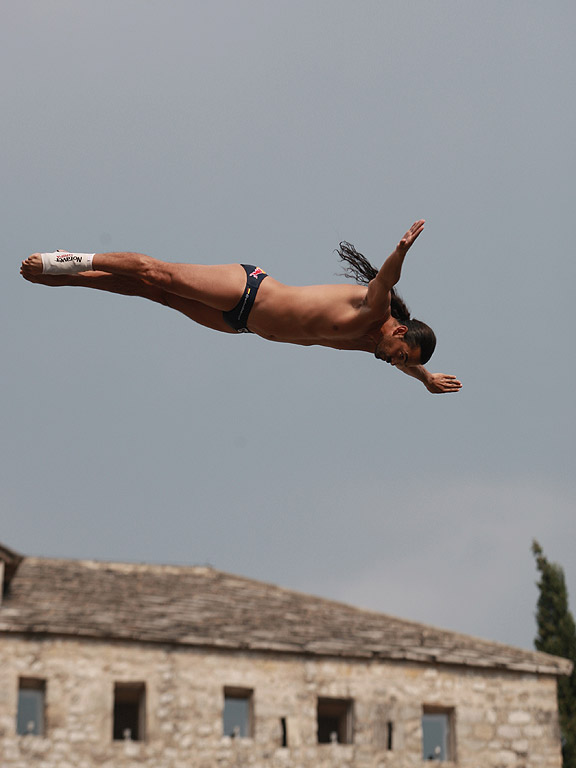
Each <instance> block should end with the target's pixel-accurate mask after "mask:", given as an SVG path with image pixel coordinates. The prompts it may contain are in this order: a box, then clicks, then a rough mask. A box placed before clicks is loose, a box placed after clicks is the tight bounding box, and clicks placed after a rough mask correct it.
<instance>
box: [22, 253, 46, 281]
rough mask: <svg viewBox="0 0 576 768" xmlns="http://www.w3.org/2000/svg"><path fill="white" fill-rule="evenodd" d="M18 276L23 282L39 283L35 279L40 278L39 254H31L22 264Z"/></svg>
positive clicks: (40, 259) (40, 264) (40, 258)
mask: <svg viewBox="0 0 576 768" xmlns="http://www.w3.org/2000/svg"><path fill="white" fill-rule="evenodd" d="M20 274H21V275H22V277H23V278H24V279H25V280H29V281H30V282H31V283H37V282H40V281H39V280H38V279H37V278H38V277H41V276H42V256H41V254H39V253H33V254H32V256H28V258H27V259H25V260H24V261H23V262H22V266H21V267H20Z"/></svg>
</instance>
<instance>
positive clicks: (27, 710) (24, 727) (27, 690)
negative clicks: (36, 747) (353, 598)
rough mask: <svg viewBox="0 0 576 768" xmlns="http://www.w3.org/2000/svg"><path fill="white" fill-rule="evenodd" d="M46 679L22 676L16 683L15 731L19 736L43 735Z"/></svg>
mask: <svg viewBox="0 0 576 768" xmlns="http://www.w3.org/2000/svg"><path fill="white" fill-rule="evenodd" d="M45 702H46V681H45V680H37V679H35V678H29V677H22V678H20V680H19V683H18V714H17V717H16V733H17V734H19V735H20V736H44V709H45Z"/></svg>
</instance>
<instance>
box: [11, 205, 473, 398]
mask: <svg viewBox="0 0 576 768" xmlns="http://www.w3.org/2000/svg"><path fill="white" fill-rule="evenodd" d="M423 228H424V221H423V220H420V221H417V222H416V223H415V224H413V225H412V227H410V229H409V230H408V232H406V234H405V235H404V237H403V238H402V240H400V242H399V243H398V245H397V247H396V249H395V250H394V252H393V253H392V254H391V255H390V256H389V257H388V258H387V259H386V261H385V262H384V265H383V266H382V267H381V269H380V270H378V271H377V270H375V269H374V268H373V267H371V266H370V265H368V266H369V267H370V269H371V270H372V272H370V273H369V274H370V279H369V278H365V277H359V275H358V272H357V270H356V269H355V268H354V265H355V261H354V260H353V258H354V257H359V258H360V259H362V260H363V261H364V262H365V263H366V264H368V262H366V260H365V259H364V258H363V257H362V256H361V254H358V253H357V252H356V251H354V249H353V247H352V246H349V244H347V243H344V244H341V247H342V246H348V248H349V249H351V251H352V253H353V255H354V257H352V258H351V257H350V255H349V254H348V256H346V255H345V253H344V254H343V253H342V251H341V253H340V255H341V257H342V258H343V259H345V260H347V261H348V262H349V263H352V264H353V269H352V271H353V272H354V276H355V277H356V279H357V280H362V282H365V283H367V284H366V285H360V284H358V285H350V284H348V285H346V284H342V285H310V286H303V287H296V286H289V285H284V284H283V283H280V282H278V281H277V280H275V279H274V278H272V277H270V276H269V275H267V274H266V273H265V272H264V271H263V270H261V269H260V268H257V267H253V266H249V265H241V264H225V265H213V266H210V265H197V264H172V263H168V262H164V261H159V260H157V259H153V258H151V257H149V256H145V255H143V254H141V253H95V254H75V253H69V252H67V251H57V252H55V253H49V254H46V253H45V254H40V253H34V254H32V256H30V257H29V258H28V259H26V260H25V261H23V262H22V267H21V270H20V272H21V274H22V276H23V277H24V278H25V279H26V280H29V281H30V282H33V283H41V284H43V285H58V286H61V285H76V286H84V287H87V288H96V289H99V290H103V291H110V292H112V293H119V294H123V295H128V296H141V297H143V298H147V299H150V300H151V301H155V302H158V303H160V304H164V305H165V306H168V307H171V308H173V309H176V310H178V311H179V312H182V313H183V314H184V315H186V316H187V317H189V318H190V319H191V320H194V321H195V322H196V323H199V324H200V325H204V326H206V327H208V328H212V329H213V330H216V331H222V332H224V333H254V334H257V335H258V336H261V337H262V338H264V339H269V340H270V341H282V342H286V343H290V344H302V345H305V346H310V345H313V344H318V345H320V346H323V347H332V348H334V349H349V350H361V351H364V352H369V353H370V354H373V355H375V357H376V358H377V359H379V360H383V361H384V362H386V363H389V364H390V365H393V366H395V367H396V368H398V369H399V370H401V371H403V372H404V373H407V374H408V375H410V376H413V377H414V378H416V379H418V380H419V381H421V382H422V383H423V384H424V386H425V387H426V388H427V389H428V391H429V392H432V393H443V392H457V391H458V390H459V389H460V387H461V386H462V385H461V384H460V382H459V381H458V380H457V379H456V377H455V376H451V375H447V374H443V373H430V372H429V371H427V370H426V368H424V364H425V363H426V362H428V359H429V358H430V356H431V354H432V352H433V351H434V346H435V344H436V338H435V336H434V333H433V331H432V329H431V328H429V327H428V326H427V325H425V324H424V323H421V322H420V321H418V320H413V319H411V318H410V315H409V312H408V310H407V308H406V305H405V304H404V303H403V302H402V300H401V299H400V298H399V297H398V296H397V295H396V292H395V290H394V286H395V285H396V284H397V283H398V281H399V279H400V274H401V271H402V264H403V262H404V257H405V256H406V254H407V252H408V250H409V249H410V247H411V246H412V245H413V243H414V241H415V240H416V238H417V237H418V236H419V235H420V233H421V232H422V230H423ZM363 275H365V272H363ZM372 275H374V276H373V277H371V276H372Z"/></svg>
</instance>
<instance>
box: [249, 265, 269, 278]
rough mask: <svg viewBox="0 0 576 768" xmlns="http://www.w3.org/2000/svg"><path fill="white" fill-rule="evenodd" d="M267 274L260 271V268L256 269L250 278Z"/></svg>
mask: <svg viewBox="0 0 576 768" xmlns="http://www.w3.org/2000/svg"><path fill="white" fill-rule="evenodd" d="M265 274H266V272H264V270H263V269H260V267H256V269H255V270H254V272H250V277H257V276H258V275H265Z"/></svg>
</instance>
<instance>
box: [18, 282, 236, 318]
mask: <svg viewBox="0 0 576 768" xmlns="http://www.w3.org/2000/svg"><path fill="white" fill-rule="evenodd" d="M23 276H24V277H25V278H26V279H27V280H29V281H30V282H31V283H39V284H41V285H50V286H65V285H73V286H78V287H82V288H94V289H96V290H99V291H106V292H108V293H118V294H120V295H122V296H139V297H141V298H143V299H149V300H150V301H154V302H156V303H157V304H162V305H164V306H165V307H170V308H172V309H175V310H177V311H178V312H181V313H182V314H184V315H186V317H188V318H190V320H194V322H195V323H199V324H200V325H203V326H205V327H206V328H212V330H214V331H222V332H224V333H236V332H235V331H234V330H233V329H232V328H230V326H229V325H228V324H227V323H226V322H224V318H223V317H222V312H221V311H220V310H217V309H214V308H213V307H209V306H206V305H205V304H202V303H201V302H199V301H194V300H192V299H185V298H183V297H181V296H176V295H175V294H171V293H168V291H164V290H163V289H161V288H157V287H156V286H154V285H151V284H149V283H146V282H144V281H143V280H139V279H138V278H134V277H127V276H125V275H112V274H110V273H108V272H101V271H92V272H80V273H78V274H76V275H62V276H60V275H43V274H41V273H40V274H38V273H30V272H27V273H24V270H23Z"/></svg>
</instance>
